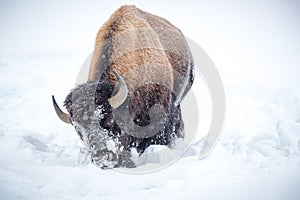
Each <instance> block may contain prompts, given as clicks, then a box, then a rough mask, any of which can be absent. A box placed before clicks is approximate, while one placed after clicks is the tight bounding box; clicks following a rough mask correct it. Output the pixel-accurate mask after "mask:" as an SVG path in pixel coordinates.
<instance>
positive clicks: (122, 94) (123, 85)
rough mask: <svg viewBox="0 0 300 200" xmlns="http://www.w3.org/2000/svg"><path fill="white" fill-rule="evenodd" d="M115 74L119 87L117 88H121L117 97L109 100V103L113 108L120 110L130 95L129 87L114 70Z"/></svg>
mask: <svg viewBox="0 0 300 200" xmlns="http://www.w3.org/2000/svg"><path fill="white" fill-rule="evenodd" d="M113 73H114V74H115V76H116V77H117V79H118V85H117V87H115V88H119V91H118V93H117V94H116V95H114V96H113V97H111V98H110V99H108V102H109V103H110V105H111V106H112V107H113V108H115V109H116V108H118V107H119V106H120V105H122V103H123V102H124V101H125V100H126V98H127V95H128V88H127V85H126V83H125V81H124V79H123V78H122V77H121V76H120V75H119V74H118V72H116V71H115V70H113Z"/></svg>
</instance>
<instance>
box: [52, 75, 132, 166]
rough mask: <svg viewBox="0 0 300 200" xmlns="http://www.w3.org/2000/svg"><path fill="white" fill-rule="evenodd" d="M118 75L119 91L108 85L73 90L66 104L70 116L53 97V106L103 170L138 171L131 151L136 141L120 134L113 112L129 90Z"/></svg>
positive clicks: (89, 84) (94, 85) (104, 83)
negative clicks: (123, 167)
mask: <svg viewBox="0 0 300 200" xmlns="http://www.w3.org/2000/svg"><path fill="white" fill-rule="evenodd" d="M114 74H115V76H116V77H117V79H118V84H117V86H116V87H114V86H113V85H112V84H109V83H108V82H88V83H85V84H82V85H79V86H77V87H76V88H75V89H73V90H72V91H71V92H70V94H69V95H68V96H67V97H66V100H65V102H64V105H65V107H66V109H67V111H68V114H67V113H64V112H63V111H62V110H61V109H60V108H59V106H58V105H57V103H56V101H55V99H54V97H53V96H52V100H53V106H54V109H55V111H56V113H57V115H58V117H59V118H60V119H61V120H62V121H64V122H66V123H70V124H72V125H73V126H74V127H75V130H76V131H77V133H78V135H79V136H80V138H81V140H82V141H83V142H84V144H85V145H86V146H87V147H88V148H89V150H90V152H91V156H92V161H93V162H94V163H95V164H97V165H98V166H100V167H102V168H113V167H117V166H126V167H134V163H133V162H132V161H131V160H130V158H129V157H130V151H128V148H129V147H130V143H131V140H132V137H130V136H127V135H125V134H124V133H123V132H122V131H121V130H120V128H119V127H118V125H117V124H116V122H115V120H114V114H113V112H112V111H113V109H115V108H117V107H119V106H120V105H121V104H122V103H123V102H124V101H125V99H126V97H127V93H128V90H127V86H126V84H125V82H124V80H123V79H122V77H121V76H120V75H119V74H118V73H117V72H115V71H114ZM114 88H116V89H115V90H117V91H114ZM115 93H116V94H115ZM113 94H114V95H113Z"/></svg>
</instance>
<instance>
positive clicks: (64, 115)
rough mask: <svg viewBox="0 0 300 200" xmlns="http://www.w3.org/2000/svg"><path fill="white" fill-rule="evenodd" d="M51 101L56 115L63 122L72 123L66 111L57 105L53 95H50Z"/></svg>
mask: <svg viewBox="0 0 300 200" xmlns="http://www.w3.org/2000/svg"><path fill="white" fill-rule="evenodd" d="M52 102H53V107H54V109H55V112H56V114H57V116H58V117H59V118H60V119H61V120H62V121H64V122H66V123H68V124H72V122H71V120H70V117H69V115H68V114H67V113H64V112H63V111H62V110H61V109H60V108H59V107H58V105H57V103H56V101H55V98H54V96H53V95H52Z"/></svg>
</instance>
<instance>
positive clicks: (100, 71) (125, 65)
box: [88, 6, 193, 94]
mask: <svg viewBox="0 0 300 200" xmlns="http://www.w3.org/2000/svg"><path fill="white" fill-rule="evenodd" d="M192 68H193V60H192V56H191V54H190V52H189V49H188V46H187V43H186V41H185V39H184V37H183V35H182V33H181V32H180V30H179V29H177V28H176V27H175V26H173V25H172V24H171V23H170V22H168V21H167V20H165V19H163V18H160V17H157V16H155V15H152V14H149V13H147V12H144V11H142V10H140V9H138V8H136V7H135V6H122V7H121V8H119V9H118V10H117V11H115V12H114V13H113V14H112V16H111V17H110V18H109V20H108V21H107V22H106V23H105V24H104V25H103V26H102V27H101V28H100V30H99V32H98V34H97V38H96V44H95V49H94V54H93V59H92V63H91V66H90V71H89V77H88V81H97V80H100V79H102V80H103V79H104V80H106V81H108V82H111V83H112V84H115V83H116V77H115V76H114V74H113V73H112V70H113V69H114V70H116V71H117V72H118V73H119V74H120V75H121V76H122V77H123V78H124V79H125V81H126V84H127V86H128V87H129V92H130V94H131V93H133V92H134V90H136V89H137V88H138V87H139V86H141V85H143V84H147V83H148V82H147V81H151V82H155V83H160V84H162V85H164V86H166V87H168V88H169V89H170V90H172V91H173V90H174V91H175V92H177V93H178V91H176V90H178V88H185V89H186V91H187V90H188V89H189V88H190V85H191V84H192V82H193V69H192ZM174 77H181V78H179V79H178V78H177V79H176V78H174ZM186 78H188V82H187V81H186V80H185V79H186ZM142 83H143V84H142ZM186 91H185V92H186Z"/></svg>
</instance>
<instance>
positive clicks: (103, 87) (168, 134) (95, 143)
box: [64, 82, 183, 169]
mask: <svg viewBox="0 0 300 200" xmlns="http://www.w3.org/2000/svg"><path fill="white" fill-rule="evenodd" d="M113 88H114V87H113V86H112V85H111V84H109V83H105V82H100V83H96V82H92V83H86V84H82V85H79V86H78V87H76V88H75V89H73V90H72V91H71V92H70V94H69V95H68V96H67V97H66V100H65V102H64V105H65V107H66V109H67V110H68V112H69V115H70V118H71V120H72V123H73V125H74V127H75V129H76V131H77V133H78V135H79V136H80V138H81V140H82V141H83V142H84V143H85V145H86V146H87V147H88V148H89V151H90V153H91V157H92V161H93V162H94V163H95V164H96V165H98V166H99V167H101V168H103V169H106V168H113V167H127V168H132V167H135V164H134V162H132V161H131V159H130V157H131V149H132V148H136V150H137V152H138V153H139V154H140V155H141V154H142V153H143V152H144V151H145V149H146V148H147V147H149V146H150V145H153V144H156V145H168V146H169V147H173V146H174V141H175V139H176V138H182V137H183V135H182V133H183V122H182V120H181V112H180V106H174V105H173V104H171V105H172V106H170V104H166V105H165V108H166V113H168V115H167V118H166V124H165V125H164V126H163V127H162V129H161V130H160V131H159V132H158V133H157V134H155V135H154V136H151V137H146V138H139V137H134V136H132V135H130V134H128V133H126V132H124V131H123V130H121V129H120V127H119V125H118V123H117V122H116V121H115V119H114V117H115V116H114V112H113V108H112V107H111V106H110V104H109V103H108V100H107V99H109V98H110V97H111V95H112V92H113ZM148 88H149V86H148ZM144 89H145V88H144ZM141 92H142V90H140V91H139V92H138V93H139V94H142V93H141ZM144 92H147V95H148V97H149V95H150V94H151V93H149V90H144ZM159 93H160V92H159V90H157V86H156V89H155V91H153V93H152V94H155V96H156V98H153V96H150V97H151V101H149V100H147V99H141V98H142V96H144V97H147V95H141V96H134V97H136V98H132V100H131V102H136V101H143V102H145V101H147V102H148V103H147V104H144V105H145V107H144V108H143V109H142V110H141V112H139V113H137V114H136V116H135V117H134V118H133V119H134V121H139V122H141V123H140V124H139V125H141V126H145V125H148V121H149V115H148V111H149V108H151V107H152V106H153V105H155V104H156V103H158V102H161V101H162V100H161V98H162V97H161V95H159ZM164 95H165V94H164ZM171 98H172V99H167V100H165V101H169V100H171V101H173V102H174V99H173V98H175V97H174V95H173V96H171ZM138 99H139V100H138ZM166 103H167V102H166ZM118 113H121V112H118ZM132 113H133V112H132ZM123 117H126V118H128V116H123ZM143 123H144V124H143Z"/></svg>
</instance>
